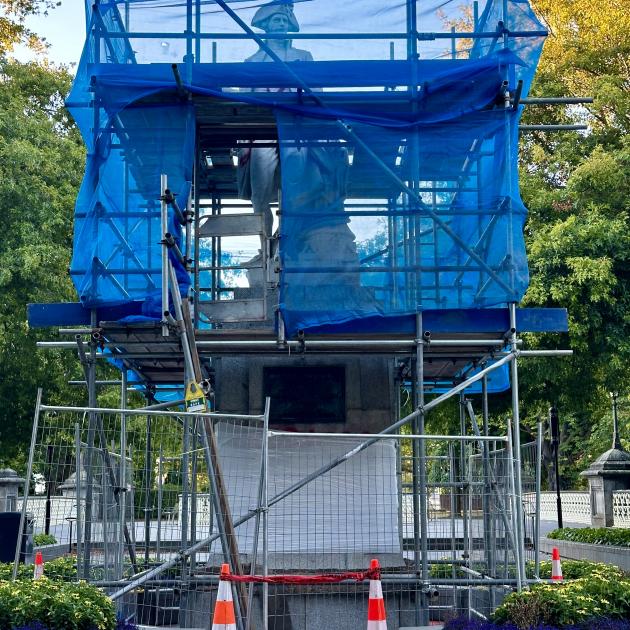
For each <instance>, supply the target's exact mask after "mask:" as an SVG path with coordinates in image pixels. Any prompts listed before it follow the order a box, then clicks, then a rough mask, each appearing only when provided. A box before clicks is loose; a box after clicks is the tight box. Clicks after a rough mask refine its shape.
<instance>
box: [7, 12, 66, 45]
mask: <svg viewBox="0 0 630 630" xmlns="http://www.w3.org/2000/svg"><path fill="white" fill-rule="evenodd" d="M60 4H61V3H60V2H56V1H55V0H0V55H2V54H4V53H7V52H11V51H12V50H13V49H14V48H15V46H16V45H17V44H20V43H24V44H26V45H27V46H29V47H30V48H33V49H36V50H42V49H43V48H45V43H44V41H43V40H42V39H41V38H40V37H39V36H38V35H37V34H36V33H33V32H32V31H30V30H29V29H28V28H26V25H25V24H24V20H25V19H26V18H27V17H28V16H29V15H37V14H39V13H42V12H43V13H46V12H47V11H48V9H52V8H54V7H56V6H59V5H60Z"/></svg>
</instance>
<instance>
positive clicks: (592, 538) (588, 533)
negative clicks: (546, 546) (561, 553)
mask: <svg viewBox="0 0 630 630" xmlns="http://www.w3.org/2000/svg"><path fill="white" fill-rule="evenodd" d="M547 538H553V539H554V540H570V541H572V542H581V543H591V544H594V545H615V546H618V547H630V529H622V528H619V529H617V528H608V527H565V528H563V529H554V530H553V531H552V532H551V533H549V534H547Z"/></svg>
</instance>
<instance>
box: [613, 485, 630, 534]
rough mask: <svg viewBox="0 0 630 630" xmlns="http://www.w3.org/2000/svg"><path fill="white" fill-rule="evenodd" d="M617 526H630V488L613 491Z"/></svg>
mask: <svg viewBox="0 0 630 630" xmlns="http://www.w3.org/2000/svg"><path fill="white" fill-rule="evenodd" d="M613 516H614V519H615V527H630V490H617V491H616V492H613Z"/></svg>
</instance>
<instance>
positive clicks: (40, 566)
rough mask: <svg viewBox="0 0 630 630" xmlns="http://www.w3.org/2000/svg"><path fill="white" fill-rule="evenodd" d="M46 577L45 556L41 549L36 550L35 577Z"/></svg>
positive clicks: (37, 578)
mask: <svg viewBox="0 0 630 630" xmlns="http://www.w3.org/2000/svg"><path fill="white" fill-rule="evenodd" d="M41 577H44V556H42V552H41V551H36V552H35V565H34V566H33V579H34V580H39V578H41Z"/></svg>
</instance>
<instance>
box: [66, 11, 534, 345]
mask: <svg viewBox="0 0 630 630" xmlns="http://www.w3.org/2000/svg"><path fill="white" fill-rule="evenodd" d="M87 4H88V5H90V6H89V7H88V10H87V15H88V21H89V25H90V30H89V36H88V38H87V41H86V45H85V49H84V52H83V56H82V59H81V62H80V65H79V68H78V72H77V78H76V80H75V84H74V86H73V90H72V92H71V94H70V96H69V98H68V106H69V107H70V109H71V111H72V113H73V115H74V117H75V119H76V120H77V122H78V124H79V126H80V128H81V131H82V133H83V136H84V138H85V141H86V144H87V146H88V152H89V153H88V160H87V165H86V174H85V178H84V182H83V186H82V188H81V192H80V195H79V198H78V201H77V208H76V230H75V248H74V257H73V261H72V268H71V271H72V275H73V279H74V281H75V285H76V287H77V290H78V292H79V295H80V297H81V300H82V302H83V303H84V304H85V305H86V306H95V305H101V304H114V303H116V304H127V303H128V304H129V307H130V314H132V313H133V314H137V313H139V312H142V313H143V314H145V315H149V316H158V317H159V315H160V313H159V308H158V307H159V304H158V302H157V301H156V299H155V298H156V295H157V294H159V283H160V247H161V246H160V244H159V241H160V239H161V235H160V234H159V228H160V219H159V202H158V196H159V190H160V185H159V176H160V173H166V174H167V175H168V178H169V187H170V188H171V189H172V190H173V191H174V192H176V193H177V195H178V199H179V200H180V205H183V200H185V199H186V198H187V196H188V194H189V190H190V184H191V181H192V170H193V163H194V150H193V147H194V145H195V141H196V137H195V119H196V116H197V114H196V110H195V101H194V99H195V98H197V97H202V96H209V97H216V98H221V99H230V100H232V101H241V102H244V103H250V104H257V105H262V106H264V107H272V108H273V109H274V111H275V115H276V120H277V125H278V135H279V141H280V146H279V157H280V165H281V167H280V168H281V182H282V183H281V189H282V193H281V221H280V226H279V231H280V241H279V242H280V248H279V255H280V267H281V274H280V307H281V311H282V314H283V317H284V320H285V323H286V326H287V330H288V332H289V334H293V333H295V332H296V331H297V330H299V329H306V328H312V327H316V326H317V327H322V326H330V327H332V329H334V327H335V326H339V325H341V324H346V326H347V323H348V322H354V327H355V329H360V328H361V322H362V321H363V322H366V321H369V322H374V321H375V318H376V319H378V318H382V317H387V316H398V315H404V314H407V313H415V312H416V311H418V310H419V309H427V308H453V307H456V308H466V307H479V306H489V305H498V304H503V303H505V302H508V301H515V300H519V299H520V297H521V296H522V295H523V292H524V290H525V288H526V287H527V282H528V273H527V263H526V258H525V253H524V243H523V238H522V227H523V222H524V219H525V213H526V211H525V208H524V207H523V204H522V202H521V200H520V197H519V192H518V178H517V171H516V159H517V139H518V137H517V134H518V120H519V116H520V110H519V108H516V109H514V108H511V107H510V108H506V107H505V106H504V102H503V100H502V96H501V94H502V90H504V89H505V87H506V86H505V85H503V82H507V89H508V90H509V92H510V93H512V94H513V93H514V92H515V91H517V90H520V91H521V95H522V96H525V95H526V94H527V90H528V88H529V85H530V83H531V80H532V77H533V74H534V72H535V68H536V64H537V61H538V57H539V54H540V50H541V47H542V42H543V40H544V31H543V29H542V27H541V25H540V23H539V22H538V20H537V19H536V17H535V16H534V14H533V12H532V10H531V8H530V6H529V4H528V2H526V1H522V0H500V1H497V0H487V1H486V2H484V1H482V2H479V3H477V2H473V1H470V2H469V1H467V0H457V2H455V1H449V0H446V1H445V0H429V1H425V0H423V1H422V2H413V1H408V2H400V1H396V0H388V1H384V0H362V2H361V3H341V2H336V1H333V0H304V1H302V2H296V3H287V2H285V1H278V2H273V3H263V2H260V1H258V0H252V1H251V2H243V1H232V2H230V3H229V8H230V9H231V10H233V11H234V12H235V13H236V17H237V20H238V19H240V20H242V24H238V23H237V21H235V20H234V16H230V15H229V14H228V13H227V12H226V11H225V10H224V8H223V7H221V6H219V4H217V3H216V2H215V1H213V0H188V1H186V0H101V2H100V3H99V2H97V3H96V4H95V5H94V6H93V7H92V3H91V2H88V3H87ZM261 6H264V7H265V8H264V9H263V14H261V13H260V12H259V10H260V7H261ZM257 12H258V13H257ZM278 12H283V13H285V16H289V17H291V20H293V19H294V20H295V24H293V23H292V22H291V20H288V21H289V23H290V24H291V25H292V26H298V25H299V33H297V34H293V33H291V35H292V37H293V38H294V41H292V42H291V41H288V40H287V39H286V36H283V35H282V34H281V35H278V36H277V37H276V38H275V39H274V36H273V35H271V36H267V39H266V40H265V41H266V42H269V43H268V44H265V45H264V46H263V47H262V48H261V47H260V46H259V43H257V42H256V41H254V40H253V39H252V38H251V33H247V32H245V30H244V29H243V24H245V25H246V26H247V27H249V25H250V23H251V22H252V19H254V22H255V25H256V26H257V28H255V29H254V30H255V31H256V32H257V33H259V34H262V30H261V29H260V28H259V27H261V26H267V24H265V22H264V20H262V21H261V20H258V21H257V20H256V19H255V16H258V17H260V16H261V15H263V18H264V17H265V15H267V17H269V16H271V15H273V14H274V13H278ZM452 30H457V31H462V32H470V31H473V30H474V35H468V36H462V37H459V38H453V37H452V36H451V34H452ZM410 33H411V34H413V33H417V36H416V37H413V36H412V35H410ZM283 37H284V39H283ZM267 46H271V48H272V50H271V51H270V50H269V49H268V48H267ZM275 51H277V52H275ZM276 55H280V57H281V58H282V59H287V60H288V62H287V63H280V62H278V60H277V58H276ZM246 59H247V60H248V61H247V62H245V61H244V60H246ZM261 61H262V62H265V61H266V62H267V63H260V62H261ZM173 63H176V64H178V66H179V69H180V76H181V80H182V85H183V87H184V88H185V90H186V91H187V92H188V93H190V94H192V95H193V101H192V102H191V101H190V100H187V99H186V96H185V95H182V92H181V90H179V91H178V90H177V89H176V82H175V78H174V75H173V71H172V68H171V64H173ZM519 82H521V83H520V85H519ZM311 90H312V91H311ZM270 93H273V94H278V96H277V97H274V96H273V94H272V95H271V96H270ZM245 137H246V136H245ZM197 140H198V139H197ZM256 150H258V151H260V149H256V148H254V151H256ZM235 177H236V175H235ZM170 231H171V232H172V233H173V234H174V235H175V237H176V239H178V240H179V242H180V245H181V226H179V225H178V223H177V221H175V217H173V216H171V220H170ZM202 264H203V261H202ZM179 275H180V278H182V279H184V278H185V272H184V271H183V269H181V268H180V269H179ZM183 284H184V287H183V289H185V288H186V282H184V283H183ZM139 305H140V307H141V308H140V309H139Z"/></svg>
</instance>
